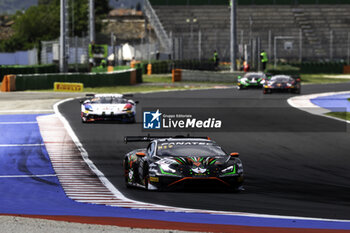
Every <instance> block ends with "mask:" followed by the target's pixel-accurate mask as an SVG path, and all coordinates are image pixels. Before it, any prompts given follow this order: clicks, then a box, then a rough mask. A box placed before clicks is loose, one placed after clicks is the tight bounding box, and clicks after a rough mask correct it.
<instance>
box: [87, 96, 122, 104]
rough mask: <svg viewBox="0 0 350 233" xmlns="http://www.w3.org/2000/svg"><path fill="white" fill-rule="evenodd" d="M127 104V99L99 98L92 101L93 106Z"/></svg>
mask: <svg viewBox="0 0 350 233" xmlns="http://www.w3.org/2000/svg"><path fill="white" fill-rule="evenodd" d="M127 102H128V101H127V100H126V99H123V98H116V97H97V98H93V99H92V100H91V103H93V104H126V103H127Z"/></svg>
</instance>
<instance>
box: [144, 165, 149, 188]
mask: <svg viewBox="0 0 350 233" xmlns="http://www.w3.org/2000/svg"><path fill="white" fill-rule="evenodd" d="M143 182H144V184H145V189H147V190H148V185H149V171H148V163H145V164H144V165H143Z"/></svg>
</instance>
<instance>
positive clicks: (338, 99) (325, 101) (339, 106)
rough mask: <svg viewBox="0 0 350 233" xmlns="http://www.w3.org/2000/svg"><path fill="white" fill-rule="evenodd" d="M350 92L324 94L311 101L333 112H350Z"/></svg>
mask: <svg viewBox="0 0 350 233" xmlns="http://www.w3.org/2000/svg"><path fill="white" fill-rule="evenodd" d="M349 98H350V94H339V95H331V96H322V97H318V98H315V99H311V100H310V101H311V102H312V103H313V104H316V105H318V106H320V107H322V108H326V109H328V110H330V111H332V112H350V101H349V100H348V99H349Z"/></svg>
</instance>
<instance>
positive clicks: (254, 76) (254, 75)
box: [245, 74, 263, 80]
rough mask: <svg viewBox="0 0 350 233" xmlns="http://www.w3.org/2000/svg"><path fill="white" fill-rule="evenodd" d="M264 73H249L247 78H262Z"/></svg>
mask: <svg viewBox="0 0 350 233" xmlns="http://www.w3.org/2000/svg"><path fill="white" fill-rule="evenodd" d="M262 77H263V76H262V75H258V74H251V75H247V76H246V77H245V78H247V79H249V80H252V79H260V78H262Z"/></svg>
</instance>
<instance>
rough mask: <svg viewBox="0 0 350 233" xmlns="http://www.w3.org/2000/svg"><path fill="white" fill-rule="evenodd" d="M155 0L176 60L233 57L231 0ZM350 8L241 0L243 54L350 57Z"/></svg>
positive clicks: (346, 2) (310, 0)
mask: <svg viewBox="0 0 350 233" xmlns="http://www.w3.org/2000/svg"><path fill="white" fill-rule="evenodd" d="M146 1H147V0H146ZM149 2H150V4H151V6H152V8H153V10H154V12H155V14H156V15H157V17H158V18H159V21H160V23H161V24H162V25H161V26H162V28H163V29H164V31H165V32H166V34H167V35H166V36H167V37H164V35H163V38H168V39H169V40H170V41H171V42H170V43H169V46H170V47H171V53H172V55H173V57H174V58H175V59H207V58H211V57H212V54H213V51H214V50H217V51H218V52H219V55H220V58H221V60H222V61H224V60H225V61H229V58H230V54H229V52H230V11H229V2H228V0H150V1H149ZM349 12H350V0H238V7H237V43H238V46H239V54H238V56H244V55H247V54H248V56H249V54H256V53H252V51H258V50H259V48H260V50H261V49H264V50H265V51H267V52H268V55H269V57H270V59H271V60H273V58H274V55H276V57H277V58H278V59H282V60H288V61H300V60H303V61H305V60H308V61H320V60H323V61H328V60H342V59H343V60H346V59H347V56H348V52H349V35H350V33H349V32H350V13H349ZM275 47H276V49H275ZM245 49H246V50H248V52H246V54H245V51H246V50H245ZM250 59H251V60H254V59H258V58H257V56H252V55H250Z"/></svg>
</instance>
